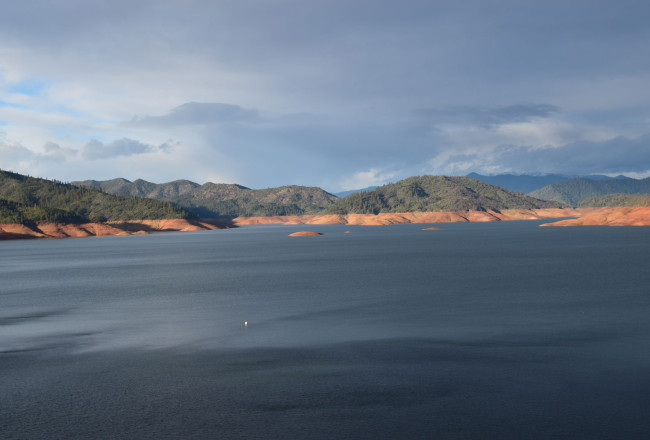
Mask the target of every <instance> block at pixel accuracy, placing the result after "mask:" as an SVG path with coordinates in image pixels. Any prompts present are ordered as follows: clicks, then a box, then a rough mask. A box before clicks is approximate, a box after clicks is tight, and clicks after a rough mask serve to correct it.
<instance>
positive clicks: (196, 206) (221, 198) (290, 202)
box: [72, 179, 338, 218]
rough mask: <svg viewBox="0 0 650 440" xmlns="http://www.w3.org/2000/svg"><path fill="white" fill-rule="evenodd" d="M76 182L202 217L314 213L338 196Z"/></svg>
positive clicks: (185, 183) (301, 189)
mask: <svg viewBox="0 0 650 440" xmlns="http://www.w3.org/2000/svg"><path fill="white" fill-rule="evenodd" d="M72 184H74V185H79V186H83V187H93V188H98V189H102V190H103V191H106V192H108V193H111V194H122V195H127V194H128V195H132V196H138V197H148V198H153V199H157V200H164V201H168V202H172V203H175V204H177V205H179V206H182V207H183V208H185V209H187V210H188V211H190V212H192V213H194V214H195V215H197V216H199V217H204V218H210V217H238V216H264V215H297V214H312V213H317V212H320V211H323V210H324V209H327V208H328V207H330V206H332V205H333V204H334V203H335V202H336V201H337V200H338V198H337V197H336V196H334V195H332V194H329V193H328V192H326V191H323V190H322V189H320V188H316V187H306V186H298V185H290V186H282V187H278V188H267V189H250V188H246V187H245V186H241V185H236V184H225V183H211V182H208V183H206V184H204V185H199V184H198V183H194V182H190V181H189V180H176V181H173V182H168V183H160V184H157V183H151V182H147V181H145V180H141V179H138V180H135V181H133V182H130V181H128V180H126V179H112V180H106V181H95V180H86V181H81V182H72Z"/></svg>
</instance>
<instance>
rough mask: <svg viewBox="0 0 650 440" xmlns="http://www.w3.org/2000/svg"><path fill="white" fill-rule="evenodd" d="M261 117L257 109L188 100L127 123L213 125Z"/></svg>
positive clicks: (128, 124)
mask: <svg viewBox="0 0 650 440" xmlns="http://www.w3.org/2000/svg"><path fill="white" fill-rule="evenodd" d="M258 119H259V115H258V113H257V111H256V110H250V109H246V108H243V107H240V106H238V105H232V104H222V103H216V102H188V103H185V104H182V105H179V106H178V107H175V108H173V109H172V110H171V111H170V112H169V113H167V114H166V115H163V116H136V117H134V118H133V119H132V120H131V121H129V122H127V123H125V125H127V126H131V127H155V126H160V127H169V126H177V125H212V124H220V123H224V122H252V121H256V120H258Z"/></svg>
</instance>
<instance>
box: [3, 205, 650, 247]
mask: <svg viewBox="0 0 650 440" xmlns="http://www.w3.org/2000/svg"><path fill="white" fill-rule="evenodd" d="M559 218H561V219H565V220H559V221H555V222H549V223H544V224H542V225H540V226H650V207H647V206H638V207H635V206H624V207H603V208H575V209H573V208H554V209H505V210H500V211H499V210H486V211H472V210H470V211H434V212H405V213H380V214H322V215H318V214H313V215H291V216H260V217H234V218H232V217H223V218H217V219H162V220H129V221H115V222H103V223H102V222H85V223H53V222H34V223H27V224H18V223H13V224H0V240H12V239H27V238H77V237H92V236H96V237H99V236H112V235H141V234H148V233H153V232H164V231H206V230H214V229H227V228H233V227H239V226H251V225H274V224H277V225H361V226H384V225H393V224H432V223H434V224H435V223H458V222H492V221H513V220H541V219H559ZM567 218H569V219H567Z"/></svg>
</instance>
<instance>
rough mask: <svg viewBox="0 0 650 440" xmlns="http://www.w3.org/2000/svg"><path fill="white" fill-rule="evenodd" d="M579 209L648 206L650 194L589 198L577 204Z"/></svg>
mask: <svg viewBox="0 0 650 440" xmlns="http://www.w3.org/2000/svg"><path fill="white" fill-rule="evenodd" d="M578 206H579V207H580V208H585V207H593V208H603V207H607V206H650V194H606V195H604V196H596V197H591V198H589V199H585V200H583V201H582V202H580V203H579V204H578Z"/></svg>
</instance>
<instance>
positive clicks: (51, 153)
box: [43, 142, 79, 162]
mask: <svg viewBox="0 0 650 440" xmlns="http://www.w3.org/2000/svg"><path fill="white" fill-rule="evenodd" d="M43 149H44V150H45V155H44V156H45V157H47V158H49V159H52V160H55V161H60V162H62V161H65V160H67V159H69V158H71V157H74V156H76V155H77V154H78V153H79V152H78V151H77V150H75V149H73V148H62V147H61V146H60V145H59V144H57V143H54V142H46V143H45V145H44V146H43Z"/></svg>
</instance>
